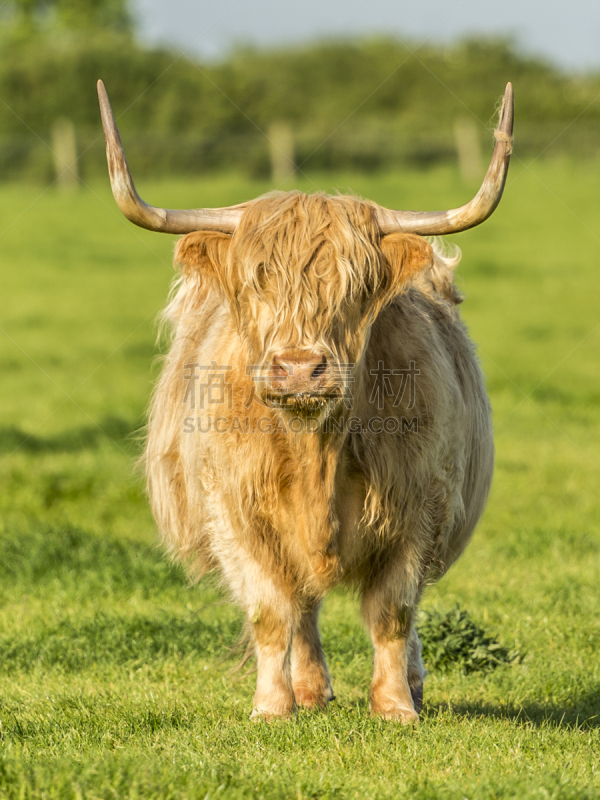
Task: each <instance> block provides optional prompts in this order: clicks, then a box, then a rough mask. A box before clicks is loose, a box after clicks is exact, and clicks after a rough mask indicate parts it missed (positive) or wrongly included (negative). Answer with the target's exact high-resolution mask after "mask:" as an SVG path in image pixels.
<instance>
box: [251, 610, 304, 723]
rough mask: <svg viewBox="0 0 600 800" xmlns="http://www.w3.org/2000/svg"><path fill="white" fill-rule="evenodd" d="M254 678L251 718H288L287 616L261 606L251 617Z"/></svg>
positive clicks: (290, 698)
mask: <svg viewBox="0 0 600 800" xmlns="http://www.w3.org/2000/svg"><path fill="white" fill-rule="evenodd" d="M251 624H252V632H253V635H254V644H255V648H256V658H257V662H258V675H257V679H256V692H255V693H254V704H253V711H252V718H253V719H266V720H270V719H274V718H276V717H289V716H291V715H292V713H293V711H294V692H293V690H292V670H291V663H290V654H291V647H292V619H291V616H287V618H286V615H285V614H281V613H280V610H278V609H276V608H274V607H269V606H266V605H265V604H261V605H260V607H259V608H257V609H256V610H255V613H254V615H253V617H252V618H251Z"/></svg>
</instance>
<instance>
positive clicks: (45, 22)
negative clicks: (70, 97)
mask: <svg viewBox="0 0 600 800" xmlns="http://www.w3.org/2000/svg"><path fill="white" fill-rule="evenodd" d="M0 20H2V23H3V29H2V33H1V34H0V42H2V43H3V44H4V45H5V46H7V45H8V46H10V45H23V44H25V43H27V42H28V41H34V42H35V43H36V44H37V45H38V46H39V45H40V44H42V45H43V46H44V45H45V44H46V41H45V40H46V39H47V38H48V37H50V36H52V37H54V36H56V35H58V34H61V33H65V32H71V33H76V34H77V35H78V36H81V35H83V36H85V35H86V34H89V33H93V32H98V31H112V32H121V33H131V31H132V18H131V15H130V14H129V11H128V10H127V0H6V2H4V3H3V4H2V8H1V9H0Z"/></svg>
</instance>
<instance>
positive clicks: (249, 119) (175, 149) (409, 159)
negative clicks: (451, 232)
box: [0, 0, 600, 180]
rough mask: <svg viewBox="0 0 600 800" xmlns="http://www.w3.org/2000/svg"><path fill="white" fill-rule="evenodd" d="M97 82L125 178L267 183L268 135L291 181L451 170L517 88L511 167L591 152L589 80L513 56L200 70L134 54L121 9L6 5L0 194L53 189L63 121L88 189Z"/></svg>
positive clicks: (34, 2)
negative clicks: (58, 125)
mask: <svg viewBox="0 0 600 800" xmlns="http://www.w3.org/2000/svg"><path fill="white" fill-rule="evenodd" d="M98 78H102V79H103V80H104V82H105V84H106V87H107V89H108V92H109V95H110V97H111V100H112V103H113V108H114V110H115V114H116V116H117V120H118V124H119V127H120V129H121V133H122V135H123V139H124V143H125V147H126V150H127V153H128V157H129V160H130V163H131V165H132V168H134V169H135V170H136V174H144V173H146V174H153V175H159V174H185V173H201V172H204V171H207V170H209V169H228V170H242V171H244V172H246V173H250V174H253V175H262V174H265V173H267V172H268V169H269V149H268V142H267V139H266V137H265V135H264V132H266V131H268V129H269V127H270V126H271V125H273V124H274V123H286V122H287V123H288V124H289V125H291V126H292V129H293V132H294V147H295V160H296V163H298V164H299V165H303V166H302V168H303V169H305V168H308V169H334V168H335V169H340V168H342V169H343V168H352V169H369V170H373V169H385V168H389V167H395V166H403V165H407V164H413V165H420V166H426V165H429V164H433V163H437V162H440V161H444V160H450V159H454V158H455V157H456V147H455V140H454V135H453V131H454V126H455V123H456V120H457V117H460V116H462V117H466V118H470V119H473V120H475V122H476V125H477V126H478V130H479V131H480V136H481V141H482V144H484V145H485V147H486V150H485V151H484V152H487V148H488V147H489V148H490V149H491V143H492V137H491V134H490V131H491V129H492V127H493V122H494V113H493V112H494V103H495V102H496V100H497V99H498V98H499V97H500V96H501V94H502V92H503V89H504V85H505V83H506V81H507V80H511V81H512V82H513V84H514V85H515V91H516V102H517V116H516V120H517V127H516V147H517V148H518V150H517V152H518V154H519V155H520V156H522V157H527V156H529V155H534V156H535V155H538V154H539V153H540V152H541V151H542V150H544V149H545V148H548V152H549V153H550V152H554V153H555V152H559V151H560V152H565V151H566V152H576V153H577V154H580V155H588V156H594V155H596V154H598V152H599V151H600V100H599V101H596V98H597V97H598V95H599V94H600V77H599V76H597V75H584V76H572V75H567V74H564V73H561V72H560V71H559V70H558V69H557V68H555V67H553V66H551V65H550V64H548V63H545V62H543V61H542V60H539V59H536V58H531V57H528V56H526V55H524V54H521V53H519V52H518V51H517V50H516V49H515V48H514V47H513V45H512V44H511V42H510V41H504V40H467V41H463V42H460V43H457V44H454V45H452V46H450V47H442V46H431V45H426V46H422V47H419V48H417V49H413V46H412V44H411V43H410V42H406V43H402V42H399V41H397V40H395V39H381V38H380V39H365V40H363V41H328V42H318V43H315V44H311V45H306V46H303V47H296V48H286V49H285V50H284V49H282V50H272V51H259V50H255V49H251V48H240V49H237V50H236V51H234V52H233V53H231V54H230V55H229V56H228V57H227V58H226V59H224V60H222V61H221V62H218V63H214V62H211V63H202V62H201V61H199V60H196V59H193V58H189V57H188V56H186V55H183V54H181V53H179V52H177V51H170V50H167V49H160V48H148V47H144V46H142V45H140V44H139V43H138V42H137V41H136V39H135V35H134V25H133V20H132V18H131V15H130V14H129V13H128V10H127V5H126V0H7V2H5V3H4V5H3V6H1V7H0V179H10V178H32V179H44V180H49V179H51V178H52V173H53V170H52V157H51V153H50V150H49V147H48V146H47V145H48V142H49V136H50V133H49V132H50V131H51V129H52V125H53V124H54V122H55V120H57V119H59V118H64V117H67V118H69V119H70V120H72V121H73V123H74V125H75V130H76V132H77V148H78V153H79V161H80V165H81V170H82V173H83V175H84V177H89V176H91V175H94V174H97V173H100V172H102V173H104V171H105V166H104V155H103V142H102V140H101V138H99V134H100V132H101V128H100V120H99V113H98V104H97V96H96V88H95V87H96V80H97V79H98ZM575 118H577V122H576V124H574V125H571V126H570V127H569V128H568V130H566V131H564V129H565V127H566V126H567V125H568V124H569V123H571V122H572V121H573V120H574V119H575ZM556 137H558V139H557V138H556ZM554 140H556V141H554Z"/></svg>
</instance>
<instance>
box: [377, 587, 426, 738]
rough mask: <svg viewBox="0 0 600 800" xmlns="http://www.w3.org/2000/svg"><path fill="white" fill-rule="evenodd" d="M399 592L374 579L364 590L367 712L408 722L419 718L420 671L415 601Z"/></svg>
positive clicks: (421, 674)
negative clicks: (369, 659)
mask: <svg viewBox="0 0 600 800" xmlns="http://www.w3.org/2000/svg"><path fill="white" fill-rule="evenodd" d="M402 594H404V593H402V592H399V591H398V590H397V589H396V587H395V586H392V585H388V586H386V582H385V580H382V581H381V582H379V581H376V582H375V585H374V586H372V587H370V588H368V589H367V590H366V591H365V594H364V604H363V610H364V614H365V620H366V622H367V626H368V628H369V632H370V634H371V638H372V640H373V647H374V650H375V659H374V667H373V680H372V683H371V694H370V700H371V713H373V714H375V715H378V716H382V717H384V718H385V719H390V720H398V721H400V722H403V723H409V722H416V721H418V719H419V714H418V711H419V707H420V705H421V703H422V697H423V677H424V670H423V667H422V663H421V656H420V644H419V640H418V637H417V635H416V632H415V631H414V629H413V616H414V610H415V607H416V603H415V602H414V600H413V602H407V601H408V598H407V597H406V595H405V596H404V597H403V596H402ZM411 599H412V598H411Z"/></svg>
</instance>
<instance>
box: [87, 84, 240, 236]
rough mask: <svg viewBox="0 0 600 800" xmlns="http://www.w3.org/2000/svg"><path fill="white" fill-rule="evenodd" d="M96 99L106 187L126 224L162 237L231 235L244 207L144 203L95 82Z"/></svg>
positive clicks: (104, 95)
mask: <svg viewBox="0 0 600 800" xmlns="http://www.w3.org/2000/svg"><path fill="white" fill-rule="evenodd" d="M98 99H99V100H100V113H101V114H102V127H103V128H104V138H105V139H106V160H107V161H108V172H109V174H110V185H111V187H112V191H113V195H114V197H115V200H116V201H117V205H118V206H119V208H120V209H121V211H122V212H123V214H125V216H126V217H127V219H128V220H131V222H134V223H135V224H136V225H139V226H140V227H141V228H147V229H148V230H150V231H161V232H162V233H191V232H192V231H203V230H211V231H224V232H225V233H232V232H233V231H234V230H235V228H236V226H237V224H238V222H239V221H240V218H241V216H242V213H243V212H244V209H245V208H247V204H246V203H242V204H240V205H237V206H229V208H196V209H186V210H177V209H169V208H155V207H154V206H149V205H148V204H147V203H144V201H143V200H142V198H141V197H140V196H139V194H138V193H137V191H136V189H135V185H134V183H133V179H132V177H131V173H130V172H129V167H128V166H127V159H126V158H125V153H124V152H123V145H122V144H121V137H120V136H119V130H118V128H117V124H116V122H115V118H114V115H113V112H112V108H111V107H110V100H109V99H108V95H107V93H106V89H105V88H104V84H103V83H102V81H98Z"/></svg>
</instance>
